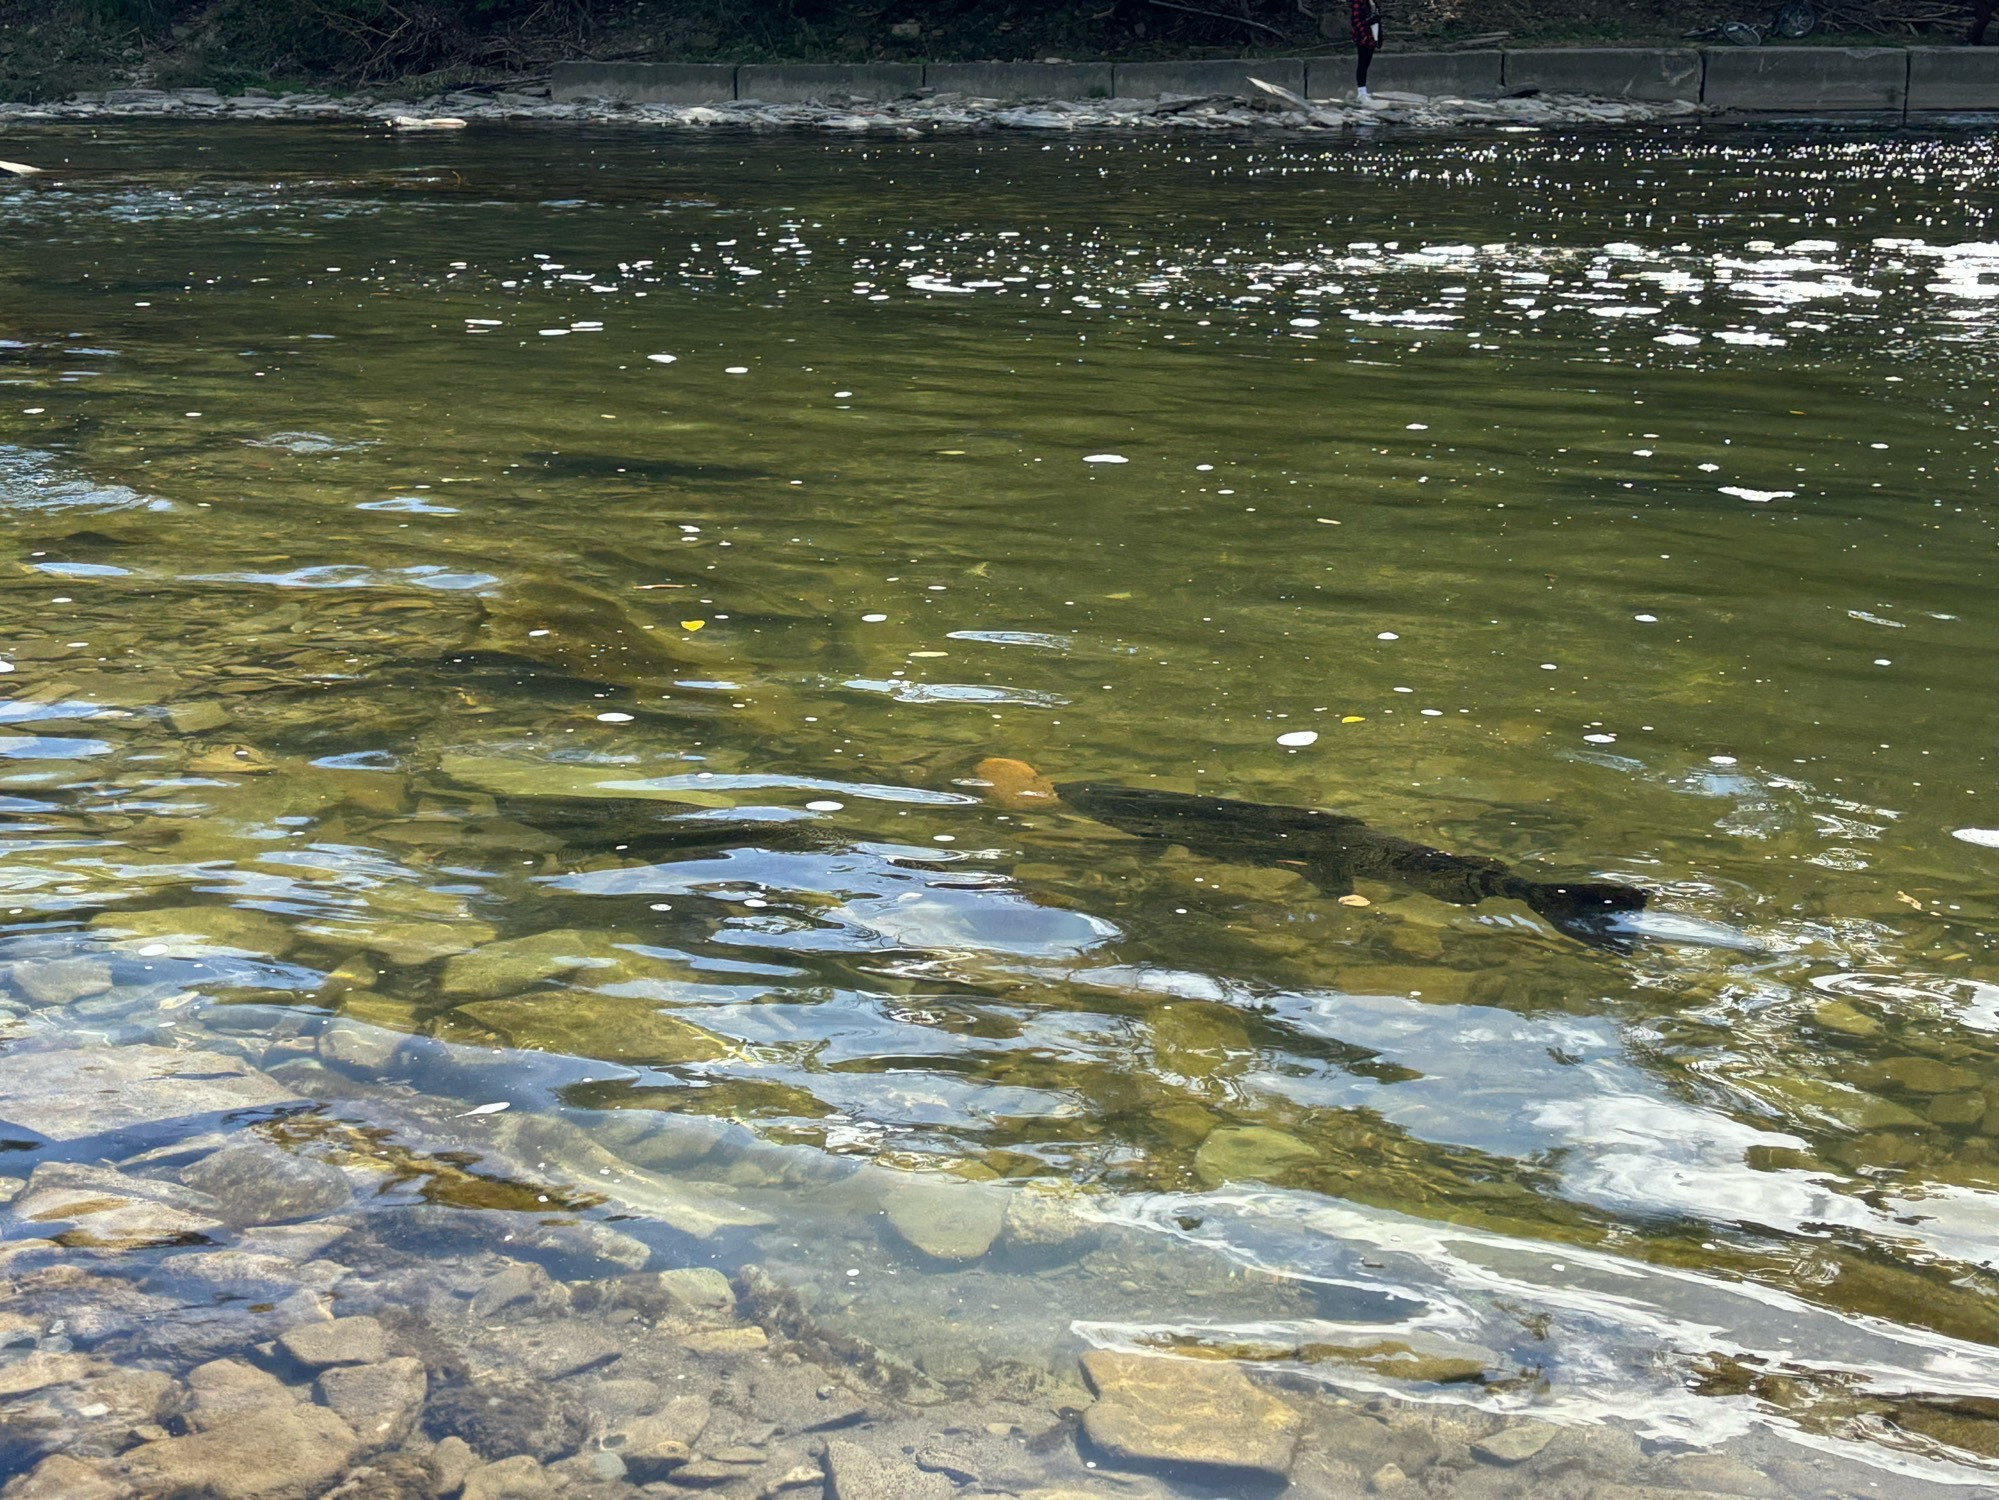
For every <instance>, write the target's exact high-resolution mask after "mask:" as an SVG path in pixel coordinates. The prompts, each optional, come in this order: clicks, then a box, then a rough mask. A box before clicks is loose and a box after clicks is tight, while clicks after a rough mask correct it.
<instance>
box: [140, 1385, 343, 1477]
mask: <svg viewBox="0 0 1999 1500" xmlns="http://www.w3.org/2000/svg"><path fill="white" fill-rule="evenodd" d="M360 1446H361V1444H360V1442H359V1440H358V1439H357V1438H356V1437H355V1436H354V1432H353V1429H351V1428H350V1427H348V1425H347V1424H346V1423H345V1422H343V1421H341V1420H340V1418H339V1417H337V1416H336V1415H334V1414H333V1413H332V1412H330V1411H328V1410H327V1409H326V1408H325V1407H323V1406H310V1405H306V1404H304V1403H298V1404H295V1405H291V1406H267V1407H264V1408H262V1409H261V1410H258V1411H255V1412H246V1413H244V1414H242V1415H241V1416H236V1417H231V1418H230V1419H228V1420H227V1421H223V1422H218V1423H217V1424H216V1425H215V1426H213V1427H211V1428H209V1429H207V1430H206V1431H204V1432H192V1433H189V1434H187V1435H186V1436H185V1437H168V1438H160V1439H157V1440H155V1441H153V1442H149V1443H142V1444H140V1445H139V1446H138V1447H137V1448H134V1449H132V1450H131V1452H129V1453H127V1454H125V1455H124V1456H123V1457H122V1458H121V1459H120V1460H119V1462H118V1465H117V1468H116V1470H115V1472H116V1473H117V1474H118V1475H119V1477H121V1478H124V1479H126V1480H128V1481H130V1482H131V1483H132V1484H134V1485H136V1486H137V1487H138V1489H139V1490H140V1492H141V1493H143V1494H149V1495H165V1494H179V1493H183V1492H185V1493H190V1494H200V1495H204V1496H211V1497H213V1500H316V1497H317V1496H319V1495H320V1494H322V1493H323V1492H324V1491H325V1490H326V1488H327V1487H328V1486H329V1485H331V1484H332V1483H333V1481H334V1480H335V1479H337V1478H339V1476H340V1474H341V1471H342V1470H344V1469H345V1468H346V1467H347V1465H348V1463H349V1462H350V1461H351V1460H352V1459H353V1457H354V1455H355V1453H356V1452H358V1451H359V1449H360Z"/></svg>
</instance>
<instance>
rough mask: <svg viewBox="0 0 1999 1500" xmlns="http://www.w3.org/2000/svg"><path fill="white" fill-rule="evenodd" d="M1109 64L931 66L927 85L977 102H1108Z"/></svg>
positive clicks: (925, 74) (925, 78)
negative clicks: (967, 96) (1058, 100)
mask: <svg viewBox="0 0 1999 1500" xmlns="http://www.w3.org/2000/svg"><path fill="white" fill-rule="evenodd" d="M1112 82H1113V80H1112V77H1111V65H1110V64H1109V63H1029V62H1011V63H1009V62H987V63H931V64H929V65H928V66H926V67H925V68H924V70H923V83H924V86H925V87H926V88H933V89H935V90H937V92H939V93H940V94H943V93H950V94H970V95H971V96H972V97H973V98H975V99H1108V98H1109V97H1110V94H1111V88H1112Z"/></svg>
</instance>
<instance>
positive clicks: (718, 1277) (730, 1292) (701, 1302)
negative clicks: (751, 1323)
mask: <svg viewBox="0 0 1999 1500" xmlns="http://www.w3.org/2000/svg"><path fill="white" fill-rule="evenodd" d="M658 1282H659V1289H660V1291H662V1292H664V1293H665V1294H666V1298H667V1300H668V1301H669V1302H670V1303H672V1304H673V1305H674V1306H675V1307H676V1308H679V1309H682V1310H684V1311H687V1312H691V1313H698V1314H701V1315H704V1316H708V1317H721V1318H731V1317H734V1316H735V1313H736V1292H735V1289H734V1288H733V1287H731V1286H730V1285H729V1278H728V1277H726V1276H724V1275H723V1274H722V1273H721V1272H720V1271H717V1270H715V1269H714V1268H713V1267H710V1266H686V1267H683V1268H681V1269H679V1270H673V1271H661V1272H660V1273H659V1276H658Z"/></svg>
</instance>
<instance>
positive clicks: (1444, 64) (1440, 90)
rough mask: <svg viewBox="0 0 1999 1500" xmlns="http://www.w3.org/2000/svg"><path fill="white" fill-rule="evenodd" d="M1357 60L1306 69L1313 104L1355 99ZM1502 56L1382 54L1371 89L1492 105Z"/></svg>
mask: <svg viewBox="0 0 1999 1500" xmlns="http://www.w3.org/2000/svg"><path fill="white" fill-rule="evenodd" d="M1353 67H1354V56H1353V54H1352V53H1351V52H1349V53H1346V54H1345V55H1344V56H1336V57H1315V58H1313V59H1312V60H1311V62H1310V63H1309V64H1308V65H1307V67H1306V69H1305V79H1306V82H1308V83H1309V84H1311V88H1310V89H1308V90H1307V92H1308V93H1309V94H1310V95H1311V96H1312V97H1313V98H1314V99H1326V100H1332V101H1338V100H1342V99H1345V98H1347V97H1349V96H1350V95H1351V94H1352V93H1353ZM1499 77H1500V71H1499V54H1498V53H1497V52H1394V51H1388V52H1377V53H1375V55H1374V64H1373V66H1372V67H1370V68H1369V69H1368V73H1367V86H1368V88H1369V89H1394V90H1396V91H1398V92H1400V93H1404V94H1448V95H1450V96H1451V97H1452V98H1454V99H1491V98H1495V97H1497V96H1498V93H1499Z"/></svg>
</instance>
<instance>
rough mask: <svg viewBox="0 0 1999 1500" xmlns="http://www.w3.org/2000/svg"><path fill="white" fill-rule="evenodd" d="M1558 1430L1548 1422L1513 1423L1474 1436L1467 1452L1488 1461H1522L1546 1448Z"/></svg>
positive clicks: (1498, 1462) (1510, 1462) (1503, 1462)
mask: <svg viewBox="0 0 1999 1500" xmlns="http://www.w3.org/2000/svg"><path fill="white" fill-rule="evenodd" d="M1560 1431H1561V1428H1559V1427H1556V1426H1555V1425H1554V1424H1553V1423H1550V1422H1516V1423H1514V1424H1513V1425H1512V1426H1510V1427H1502V1428H1500V1429H1499V1431H1497V1432H1495V1433H1492V1434H1491V1435H1490V1436H1487V1437H1482V1438H1480V1439H1478V1440H1477V1441H1476V1442H1474V1443H1473V1444H1472V1445H1471V1451H1472V1452H1473V1453H1475V1454H1477V1455H1478V1456H1479V1457H1480V1458H1482V1459H1485V1460H1486V1461H1487V1462H1488V1463H1495V1464H1518V1463H1525V1462H1526V1461H1527V1460H1528V1459H1530V1458H1532V1457H1533V1456H1534V1455H1535V1454H1537V1453H1539V1452H1540V1451H1541V1450H1542V1449H1543V1448H1545V1447H1547V1446H1548V1444H1549V1443H1550V1442H1551V1441H1552V1440H1553V1439H1554V1436H1555V1434H1556V1433H1558V1432H1560Z"/></svg>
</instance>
